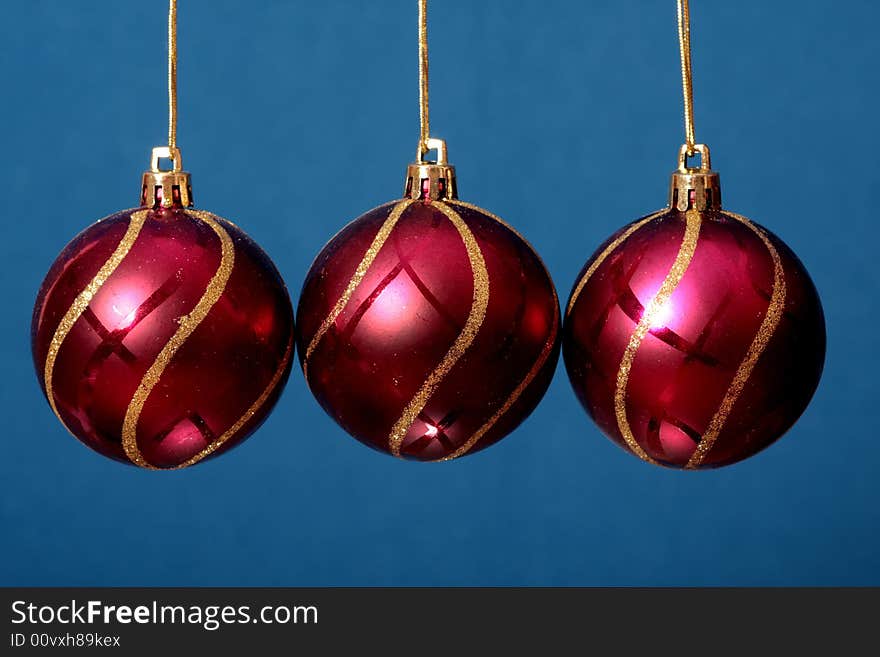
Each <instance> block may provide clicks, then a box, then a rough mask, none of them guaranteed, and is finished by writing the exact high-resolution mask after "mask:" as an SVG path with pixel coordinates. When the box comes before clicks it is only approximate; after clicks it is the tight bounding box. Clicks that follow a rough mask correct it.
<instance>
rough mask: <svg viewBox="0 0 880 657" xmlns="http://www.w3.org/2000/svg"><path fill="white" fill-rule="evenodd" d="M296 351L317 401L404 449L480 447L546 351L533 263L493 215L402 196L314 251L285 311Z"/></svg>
mask: <svg viewBox="0 0 880 657" xmlns="http://www.w3.org/2000/svg"><path fill="white" fill-rule="evenodd" d="M297 325H298V328H299V334H298V337H297V339H298V341H299V354H300V360H301V362H302V366H303V371H304V373H305V375H306V379H307V381H308V384H309V387H310V388H311V390H312V392H313V393H314V395H315V397H316V398H317V399H318V401H319V402H320V404H321V406H322V407H323V408H324V410H325V411H327V413H328V414H329V415H330V416H331V417H332V418H333V419H335V420H336V421H337V422H338V423H339V425H340V426H342V427H343V428H344V429H345V430H346V431H348V432H349V433H350V434H352V435H353V436H355V437H356V438H357V439H358V440H360V441H361V442H363V443H365V444H366V445H369V446H371V447H373V448H375V449H377V450H380V451H384V452H388V453H391V454H393V455H395V456H400V457H403V458H407V459H416V460H440V459H449V458H455V457H458V456H461V455H463V454H466V453H470V452H475V451H477V450H480V449H483V448H485V447H488V446H489V445H491V444H493V443H495V442H497V441H498V440H500V439H501V438H502V437H504V436H505V435H507V434H508V433H510V432H511V431H513V430H514V429H515V428H516V427H517V426H518V425H519V424H520V423H521V422H522V421H523V420H524V419H525V418H526V417H527V416H528V415H529V413H531V411H532V410H533V409H534V408H535V406H536V405H537V404H538V402H539V401H540V399H541V397H542V396H543V395H544V392H545V391H546V389H547V386H548V385H549V382H550V379H551V378H552V376H553V372H554V369H555V366H556V362H557V359H558V350H559V344H558V343H559V340H558V334H559V304H558V301H557V298H556V292H555V289H554V287H553V283H552V281H551V279H550V276H549V274H548V273H547V270H546V269H545V268H544V265H543V263H542V262H541V260H540V258H538V256H537V255H536V254H535V252H534V251H533V250H532V248H531V247H530V246H529V245H528V243H527V242H526V241H525V240H523V239H522V238H521V237H520V236H519V235H517V234H516V233H515V232H514V231H513V230H512V229H511V228H509V227H508V226H507V225H506V224H504V223H503V222H501V220H499V219H497V218H496V217H493V216H491V215H489V214H487V213H486V212H485V211H483V210H480V209H479V208H476V207H475V206H472V205H469V204H466V203H462V202H460V201H457V200H451V199H447V200H445V201H440V200H435V201H430V200H424V199H423V200H411V199H407V200H403V201H395V202H392V203H388V204H386V205H383V206H381V207H379V208H376V209H375V210H372V211H370V212H368V213H367V214H365V215H363V216H362V217H360V218H359V219H357V220H355V221H354V222H352V223H351V224H349V225H348V226H346V227H345V228H344V229H343V230H342V231H341V232H340V233H339V234H337V235H336V236H335V237H334V238H333V239H332V240H331V241H330V242H329V243H328V244H327V246H326V247H325V248H324V249H323V251H321V253H320V254H319V255H318V257H317V258H316V260H315V262H314V263H313V265H312V267H311V270H310V271H309V273H308V275H307V277H306V280H305V283H304V285H303V290H302V295H301V297H300V302H299V308H298V312H297Z"/></svg>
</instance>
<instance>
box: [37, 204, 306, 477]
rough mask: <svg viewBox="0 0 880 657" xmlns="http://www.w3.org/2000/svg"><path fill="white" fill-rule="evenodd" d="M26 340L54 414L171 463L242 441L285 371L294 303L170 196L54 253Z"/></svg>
mask: <svg viewBox="0 0 880 657" xmlns="http://www.w3.org/2000/svg"><path fill="white" fill-rule="evenodd" d="M31 335H32V349H33V356H34V363H35V366H36V370H37V375H38V377H39V379H40V382H41V384H42V386H43V390H44V392H45V393H46V396H47V399H48V400H49V402H50V405H51V406H52V408H53V410H55V412H56V414H57V415H58V417H59V419H60V420H61V421H62V422H63V423H64V425H65V426H66V427H67V428H68V429H69V430H70V432H71V433H73V434H74V435H75V436H76V437H77V438H79V439H80V440H81V441H82V442H83V443H85V444H86V445H88V446H89V447H91V448H92V449H94V450H96V451H98V452H99V453H101V454H103V455H105V456H108V457H111V458H114V459H117V460H120V461H123V462H126V463H135V464H137V465H140V466H142V467H147V468H176V467H183V466H187V465H191V464H193V463H196V462H198V461H200V460H202V459H203V458H206V457H209V456H215V455H217V454H220V453H222V452H224V451H226V450H228V449H230V448H231V447H233V446H234V445H236V444H238V443H240V442H241V441H242V440H244V439H245V438H246V437H247V436H248V435H250V434H251V433H252V432H253V431H254V430H255V429H256V428H257V427H258V426H259V425H260V424H261V423H262V422H263V420H264V419H265V418H266V416H267V415H268V413H269V411H270V410H271V409H272V407H273V406H274V404H275V402H276V400H277V398H278V396H279V394H280V393H281V390H282V389H283V387H284V384H285V382H286V380H287V376H288V374H289V372H290V363H291V355H292V354H291V352H292V349H293V318H292V310H291V306H290V299H289V297H288V294H287V290H286V288H285V286H284V283H283V281H282V280H281V277H280V275H279V274H278V271H277V270H276V269H275V266H274V265H273V264H272V262H271V261H270V260H269V257H268V256H267V255H266V254H265V253H264V252H263V251H262V249H260V247H259V246H257V245H256V244H255V243H254V242H253V241H252V240H251V239H250V238H249V237H248V236H247V235H246V234H245V233H244V232H243V231H241V230H240V229H239V228H237V227H236V226H235V225H233V224H231V223H230V222H228V221H226V220H224V219H221V218H219V217H216V216H214V215H211V214H209V213H206V212H200V211H195V210H189V209H184V208H182V207H180V206H179V205H177V206H174V207H171V208H165V207H161V206H160V207H157V208H156V209H147V208H139V209H133V210H125V211H123V212H119V213H117V214H114V215H112V216H110V217H107V218H106V219H103V220H101V221H99V222H98V223H96V224H94V225H92V226H91V227H89V228H87V229H86V230H85V231H83V232H82V233H80V234H79V235H78V236H77V237H76V238H75V239H74V240H73V241H72V242H70V244H68V245H67V247H66V248H65V249H64V250H63V251H62V253H61V254H60V255H59V256H58V258H57V260H56V261H55V263H54V264H53V265H52V268H51V269H50V271H49V273H48V274H47V276H46V279H45V281H44V282H43V285H42V288H41V289H40V292H39V295H38V298H37V302H36V305H35V307H34V314H33V323H32V334H31Z"/></svg>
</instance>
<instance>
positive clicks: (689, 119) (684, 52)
mask: <svg viewBox="0 0 880 657" xmlns="http://www.w3.org/2000/svg"><path fill="white" fill-rule="evenodd" d="M678 48H679V52H680V54H681V86H682V92H683V94H684V138H685V146H687V154H688V155H693V154H694V153H695V151H694V144H696V139H695V138H694V80H693V74H692V72H691V14H690V8H689V7H688V0H678Z"/></svg>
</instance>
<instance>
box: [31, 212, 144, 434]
mask: <svg viewBox="0 0 880 657" xmlns="http://www.w3.org/2000/svg"><path fill="white" fill-rule="evenodd" d="M148 214H149V211H148V210H138V211H137V212H135V213H133V214H132V215H131V219H130V220H129V222H128V229H127V230H126V231H125V235H123V236H122V239H121V240H119V244H117V245H116V250H115V251H113V255H111V256H110V258H109V259H108V260H107V262H105V263H104V264H103V265H101V268H100V269H99V270H98V273H97V274H95V277H94V278H93V279H92V280H91V281H90V282H89V284H88V285H86V287H85V289H84V290H83V291H82V292H80V293H79V294H78V295H77V297H76V299H74V301H73V304H71V306H70V308H69V309H68V310H67V312H66V313H65V314H64V317H62V318H61V322H60V323H59V324H58V328H56V329H55V334H54V335H53V336H52V341H51V342H50V343H49V353H48V354H47V355H46V364H45V366H44V368H43V383H44V384H45V386H46V397H47V398H48V399H49V405H50V406H51V407H52V411H53V412H54V413H55V415H56V416H57V417H58V419H59V420H61V424H63V425H64V426H65V428H67V430H68V431H70V428H69V427H67V425H66V424H65V423H64V420H62V419H61V414H60V413H59V412H58V407H57V406H56V405H55V393H54V391H53V387H52V373H53V372H54V370H55V360H56V359H57V358H58V351H59V350H60V349H61V344H62V343H63V342H64V339H65V338H66V337H67V334H68V333H70V331H71V329H72V328H73V325H74V324H76V321H77V320H78V319H79V318H80V316H81V315H82V314H83V312H85V309H86V308H88V307H89V304H90V303H91V301H92V299H93V298H94V296H95V295H96V294H97V293H98V290H100V289H101V286H103V285H104V283H106V282H107V279H108V278H110V275H111V274H112V273H113V272H114V271H116V268H117V267H118V266H119V263H121V262H122V261H123V260H124V259H125V256H127V255H128V252H129V251H130V250H131V247H132V245H133V244H134V242H135V240H136V239H137V237H138V235H139V234H140V232H141V228H143V226H144V222H145V221H146V219H147V215H148Z"/></svg>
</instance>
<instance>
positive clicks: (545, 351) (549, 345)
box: [438, 290, 559, 461]
mask: <svg viewBox="0 0 880 657" xmlns="http://www.w3.org/2000/svg"><path fill="white" fill-rule="evenodd" d="M553 303H554V304H555V305H556V306H557V307H558V306H559V300H558V299H557V297H556V290H553ZM554 310H555V309H554ZM558 330H559V318H558V317H557V313H556V312H554V313H553V328H552V330H551V331H550V338H549V339H548V340H547V342H545V343H544V347H543V348H542V349H541V353H540V354H539V355H538V360H536V361H535V364H534V365H532V369H530V370H529V373H528V374H526V377H525V378H524V379H523V380H522V381H520V384H519V385H518V386H517V387H516V388H515V389H514V391H513V392H512V393H511V394H510V397H508V398H507V400H506V401H505V402H504V404H503V405H502V406H501V408H499V409H498V410H497V411H496V412H495V414H494V415H493V416H492V417H490V418H489V420H488V421H487V422H486V423H485V424H484V425H483V426H481V427H480V428H479V429H477V431H476V432H475V433H474V435H472V436H471V437H470V438H468V439H467V441H465V442H464V443H463V444H462V445H461V446H460V447H459V448H458V449H456V450H455V451H454V452H452V453H450V454H448V455H447V456H444V457H443V458H442V459H438V460H440V461H451V460H452V459H457V458H458V457H459V456H462V455H464V454H467V453H468V452H469V451H470V450H471V449H473V447H474V445H476V444H477V442H478V441H479V440H480V438H482V437H483V436H484V435H486V432H487V431H489V429H491V428H492V427H493V426H495V423H497V422H498V420H500V419H501V416H502V415H504V414H505V413H507V411H509V410H510V408H511V407H512V406H513V405H514V404H515V403H516V400H517V399H519V397H520V395H522V393H523V391H524V390H525V389H526V388H528V387H529V385H530V384H531V382H532V381H533V380H534V379H535V377H536V376H537V375H538V372H540V371H541V368H542V367H543V366H544V363H545V362H547V358H548V357H549V356H550V352H551V351H553V345H554V344H556V332H557V331H558Z"/></svg>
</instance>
